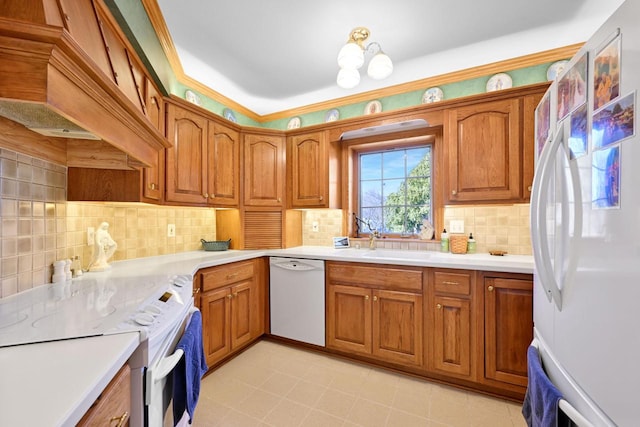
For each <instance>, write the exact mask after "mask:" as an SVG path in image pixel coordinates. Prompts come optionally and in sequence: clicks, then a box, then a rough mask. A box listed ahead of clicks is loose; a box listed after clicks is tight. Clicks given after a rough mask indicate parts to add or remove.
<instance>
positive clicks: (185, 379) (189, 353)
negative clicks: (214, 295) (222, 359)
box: [173, 311, 209, 426]
mask: <svg viewBox="0 0 640 427" xmlns="http://www.w3.org/2000/svg"><path fill="white" fill-rule="evenodd" d="M176 349H182V350H183V351H184V356H182V358H181V359H180V361H179V362H178V364H177V365H176V367H175V368H174V370H173V423H174V426H175V425H176V424H177V422H178V421H180V419H181V418H182V414H184V411H185V410H186V411H187V413H188V414H189V424H191V423H192V422H193V412H194V410H195V409H196V404H197V403H198V396H199V394H200V379H201V378H202V376H203V375H204V374H205V373H206V372H207V369H209V368H208V367H207V361H206V360H205V357H204V347H203V346H202V314H200V311H195V312H194V313H193V314H192V315H191V320H190V321H189V324H188V325H187V327H186V329H185V331H184V335H182V338H181V339H180V341H179V342H178V345H177V346H176Z"/></svg>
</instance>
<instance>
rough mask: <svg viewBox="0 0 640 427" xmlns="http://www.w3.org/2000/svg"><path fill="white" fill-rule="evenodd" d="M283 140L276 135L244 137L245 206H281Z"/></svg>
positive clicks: (282, 204)
mask: <svg viewBox="0 0 640 427" xmlns="http://www.w3.org/2000/svg"><path fill="white" fill-rule="evenodd" d="M284 162H285V140H284V136H282V135H281V134H279V133H250V134H249V133H248V134H245V135H244V204H245V206H272V207H283V206H284V200H283V199H284V174H285V163H284Z"/></svg>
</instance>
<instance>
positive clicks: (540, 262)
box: [531, 127, 564, 311]
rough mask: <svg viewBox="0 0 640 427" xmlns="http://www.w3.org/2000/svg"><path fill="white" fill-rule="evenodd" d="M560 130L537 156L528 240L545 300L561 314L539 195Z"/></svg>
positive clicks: (544, 204)
mask: <svg viewBox="0 0 640 427" xmlns="http://www.w3.org/2000/svg"><path fill="white" fill-rule="evenodd" d="M563 136H564V135H563V129H562V127H560V128H559V129H558V133H557V134H556V136H555V138H554V139H553V140H552V142H551V143H547V144H546V146H545V147H544V148H543V150H542V154H541V156H540V167H539V171H538V172H539V173H538V174H536V175H535V177H534V180H533V191H532V197H531V220H532V221H531V222H532V224H531V225H532V227H531V239H532V241H533V258H534V261H535V265H536V270H537V272H538V274H539V275H540V283H541V284H542V286H543V288H544V290H545V294H546V295H547V299H548V300H549V301H551V300H553V301H554V302H555V304H556V307H558V310H560V311H562V293H561V291H560V288H559V286H558V283H557V281H556V278H555V277H554V274H553V271H554V270H553V264H552V263H551V254H550V253H549V245H548V235H547V216H546V210H547V200H546V199H545V198H544V197H543V196H542V192H543V190H546V189H548V187H549V179H550V177H551V173H552V172H553V168H554V165H555V156H556V153H557V152H558V149H559V147H560V146H561V145H562V142H563V139H564V138H563Z"/></svg>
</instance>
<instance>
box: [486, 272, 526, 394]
mask: <svg viewBox="0 0 640 427" xmlns="http://www.w3.org/2000/svg"><path fill="white" fill-rule="evenodd" d="M484 285H485V286H484V287H485V294H484V295H485V309H484V327H485V377H486V378H490V379H494V380H497V381H502V382H507V383H511V384H516V385H521V386H526V385H527V348H528V347H529V344H531V340H532V339H533V283H532V282H531V281H530V280H517V279H508V278H499V277H487V278H485V281H484Z"/></svg>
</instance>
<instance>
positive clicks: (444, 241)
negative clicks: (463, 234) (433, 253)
mask: <svg viewBox="0 0 640 427" xmlns="http://www.w3.org/2000/svg"><path fill="white" fill-rule="evenodd" d="M440 251H441V252H449V234H448V233H447V229H446V228H444V229H443V230H442V233H440Z"/></svg>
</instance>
